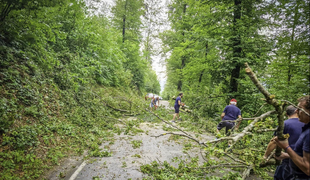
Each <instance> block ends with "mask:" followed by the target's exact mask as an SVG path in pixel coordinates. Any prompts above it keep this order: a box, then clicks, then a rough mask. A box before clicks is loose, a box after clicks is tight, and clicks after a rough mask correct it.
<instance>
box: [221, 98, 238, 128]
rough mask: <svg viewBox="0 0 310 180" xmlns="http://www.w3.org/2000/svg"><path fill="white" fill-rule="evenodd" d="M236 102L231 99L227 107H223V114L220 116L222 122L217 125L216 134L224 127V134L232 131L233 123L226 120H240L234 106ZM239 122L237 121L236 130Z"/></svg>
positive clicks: (236, 108)
mask: <svg viewBox="0 0 310 180" xmlns="http://www.w3.org/2000/svg"><path fill="white" fill-rule="evenodd" d="M236 105H237V100H236V99H232V100H230V103H229V105H228V106H226V107H225V109H224V111H223V113H222V114H221V118H222V121H221V122H220V123H219V124H218V125H217V133H219V132H220V130H221V129H222V128H224V127H226V134H228V130H230V129H232V128H233V127H234V126H235V123H234V122H227V121H226V120H231V121H234V120H236V119H238V118H239V119H241V118H242V117H241V111H240V109H239V108H238V107H237V106H236ZM240 123H241V121H239V123H238V125H237V126H236V128H235V129H236V130H238V128H239V125H240Z"/></svg>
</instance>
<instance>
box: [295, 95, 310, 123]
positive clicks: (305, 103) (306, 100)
mask: <svg viewBox="0 0 310 180" xmlns="http://www.w3.org/2000/svg"><path fill="white" fill-rule="evenodd" d="M298 102H299V103H298V105H297V106H298V109H297V115H298V117H299V121H300V122H303V123H309V122H310V96H309V95H307V96H303V97H301V98H299V99H298ZM299 108H301V109H303V110H304V111H306V112H307V113H308V114H306V113H305V112H303V111H302V110H301V109H299Z"/></svg>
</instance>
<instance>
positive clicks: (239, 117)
mask: <svg viewBox="0 0 310 180" xmlns="http://www.w3.org/2000/svg"><path fill="white" fill-rule="evenodd" d="M238 119H242V117H241V115H238ZM240 124H241V121H239V122H238V124H237V125H236V128H235V129H236V130H238V128H239V126H240Z"/></svg>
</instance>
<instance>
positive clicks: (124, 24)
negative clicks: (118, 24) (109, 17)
mask: <svg viewBox="0 0 310 180" xmlns="http://www.w3.org/2000/svg"><path fill="white" fill-rule="evenodd" d="M126 12H127V0H126V2H125V13H124V16H123V43H124V42H125V32H126Z"/></svg>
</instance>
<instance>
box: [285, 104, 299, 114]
mask: <svg viewBox="0 0 310 180" xmlns="http://www.w3.org/2000/svg"><path fill="white" fill-rule="evenodd" d="M296 109H297V108H295V107H294V106H292V105H289V106H287V108H286V115H287V116H288V117H290V116H293V115H295V114H296V113H297V112H296ZM296 115H297V114H296Z"/></svg>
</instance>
